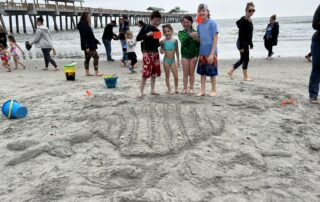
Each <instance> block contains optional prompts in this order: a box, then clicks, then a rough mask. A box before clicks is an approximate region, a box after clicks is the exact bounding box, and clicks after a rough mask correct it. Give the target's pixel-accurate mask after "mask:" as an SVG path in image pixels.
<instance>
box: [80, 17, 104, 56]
mask: <svg viewBox="0 0 320 202" xmlns="http://www.w3.org/2000/svg"><path fill="white" fill-rule="evenodd" d="M77 28H78V30H79V33H80V42H81V50H86V49H90V50H96V49H98V46H97V44H100V42H99V40H98V39H96V38H95V36H94V33H93V31H92V29H91V27H90V25H88V24H86V23H84V22H79V24H78V27H77Z"/></svg>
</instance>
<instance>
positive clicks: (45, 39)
mask: <svg viewBox="0 0 320 202" xmlns="http://www.w3.org/2000/svg"><path fill="white" fill-rule="evenodd" d="M31 44H36V47H37V48H41V49H44V48H53V45H52V40H51V35H50V32H49V29H48V28H47V27H46V26H44V25H42V26H39V27H38V28H37V31H36V37H35V39H34V40H33V41H32V43H31Z"/></svg>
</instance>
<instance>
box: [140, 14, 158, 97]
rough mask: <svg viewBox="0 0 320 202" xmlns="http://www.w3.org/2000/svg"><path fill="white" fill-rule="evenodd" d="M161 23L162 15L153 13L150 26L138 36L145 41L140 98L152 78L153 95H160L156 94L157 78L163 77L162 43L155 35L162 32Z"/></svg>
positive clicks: (146, 26)
mask: <svg viewBox="0 0 320 202" xmlns="http://www.w3.org/2000/svg"><path fill="white" fill-rule="evenodd" d="M160 22H161V14H160V12H158V11H153V12H152V13H151V17H150V24H148V25H144V26H143V27H142V28H141V30H140V32H139V34H138V36H137V41H143V47H142V49H143V67H142V81H141V86H140V94H139V97H143V95H144V94H143V91H144V87H145V85H146V82H147V79H148V78H150V77H151V95H159V94H158V93H156V92H155V84H156V77H157V76H158V77H159V76H161V69H160V56H159V46H160V42H159V39H158V38H157V37H154V33H158V32H160V31H159V29H158V28H157V27H158V26H159V25H160Z"/></svg>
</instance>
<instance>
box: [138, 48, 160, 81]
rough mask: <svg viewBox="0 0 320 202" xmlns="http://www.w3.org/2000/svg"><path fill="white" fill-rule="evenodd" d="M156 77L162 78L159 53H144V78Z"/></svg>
mask: <svg viewBox="0 0 320 202" xmlns="http://www.w3.org/2000/svg"><path fill="white" fill-rule="evenodd" d="M151 76H152V77H154V76H158V77H159V76H161V68H160V56H159V53H158V52H144V53H143V66H142V77H143V78H146V79H148V78H150V77H151Z"/></svg>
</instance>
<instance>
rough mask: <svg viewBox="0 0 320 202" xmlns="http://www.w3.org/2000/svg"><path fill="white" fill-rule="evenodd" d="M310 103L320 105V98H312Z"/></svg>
mask: <svg viewBox="0 0 320 202" xmlns="http://www.w3.org/2000/svg"><path fill="white" fill-rule="evenodd" d="M310 103H311V104H316V105H320V100H310Z"/></svg>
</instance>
